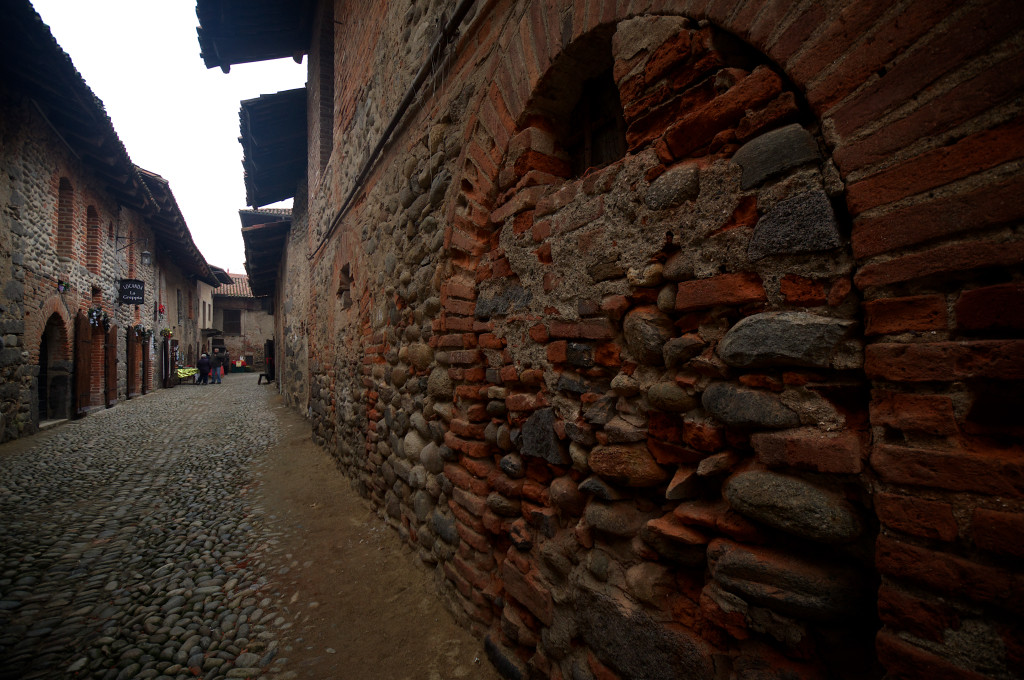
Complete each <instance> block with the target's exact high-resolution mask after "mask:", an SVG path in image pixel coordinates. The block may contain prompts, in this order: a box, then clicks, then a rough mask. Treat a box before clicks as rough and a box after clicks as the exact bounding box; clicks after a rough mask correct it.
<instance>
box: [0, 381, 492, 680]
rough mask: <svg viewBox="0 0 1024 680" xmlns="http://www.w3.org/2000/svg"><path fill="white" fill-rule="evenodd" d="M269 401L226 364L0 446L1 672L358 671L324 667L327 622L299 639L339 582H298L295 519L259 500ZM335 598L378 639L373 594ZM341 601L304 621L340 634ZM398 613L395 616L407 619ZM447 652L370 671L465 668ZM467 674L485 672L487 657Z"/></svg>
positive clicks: (272, 428) (309, 571)
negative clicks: (219, 379) (195, 380)
mask: <svg viewBox="0 0 1024 680" xmlns="http://www.w3.org/2000/svg"><path fill="white" fill-rule="evenodd" d="M278 401H279V400H278V399H277V398H276V397H275V396H274V393H273V390H272V388H268V387H266V386H257V385H256V380H255V376H248V375H246V376H234V375H233V376H229V377H228V378H226V379H225V381H224V383H223V384H222V385H219V386H213V385H211V386H181V387H178V388H175V389H171V390H160V391H157V392H156V393H153V394H151V395H148V396H145V397H142V398H139V399H134V400H131V401H129V402H126V403H123V404H119V405H118V406H117V407H116V408H113V409H109V410H105V411H102V412H98V413H94V414H92V415H90V416H89V417H87V418H85V419H83V420H81V421H76V422H72V423H68V424H65V425H62V426H60V427H57V428H54V429H52V430H49V431H47V432H44V433H41V434H39V435H37V436H35V437H30V438H27V439H25V440H21V441H18V442H14V443H11V444H6V445H4V446H3V447H0V678H3V679H7V678H11V679H14V678H19V679H24V680H28V679H29V678H107V679H114V678H117V679H119V680H126V679H128V678H179V679H182V678H193V677H204V678H220V677H228V678H246V677H256V676H260V675H265V676H267V677H274V678H303V677H339V678H354V677H373V676H372V675H361V674H360V672H359V671H358V670H356V669H354V668H351V667H350V668H349V669H348V670H347V671H331V670H330V669H331V668H332V667H331V666H330V665H329V664H328V663H327V661H334V660H335V659H338V657H342V658H341V659H340V660H339V662H340V663H341V664H342V668H345V663H346V661H347V659H346V658H345V657H346V650H345V649H343V648H342V649H334V648H331V647H326V646H325V645H329V644H336V645H338V646H341V645H343V644H344V642H343V641H340V642H332V638H331V631H329V630H325V631H320V632H319V633H317V634H316V635H310V631H309V627H310V624H311V621H312V622H313V623H317V622H318V620H317V619H316V618H315V617H314V618H313V619H311V615H310V612H313V611H316V608H320V611H321V612H322V611H323V610H325V609H328V608H331V598H332V597H334V596H337V595H338V593H339V588H335V587H328V586H327V585H325V584H323V583H319V585H317V586H316V587H312V586H310V585H309V584H310V583H313V584H317V583H318V579H319V577H318V574H319V573H321V571H320V570H321V567H322V566H323V565H318V564H314V563H313V561H312V560H310V559H302V556H301V555H297V554H295V550H294V547H295V545H297V546H298V547H299V548H300V549H303V548H304V547H305V546H303V545H302V544H303V541H304V540H305V539H304V538H303V536H302V534H301V532H302V528H301V527H302V523H303V521H304V519H303V518H302V517H298V518H295V517H292V518H291V524H290V525H289V526H287V527H282V522H285V520H284V518H281V517H278V516H276V515H274V514H272V513H268V512H267V511H266V510H265V509H263V508H262V506H261V503H260V499H259V495H260V494H259V492H257V486H258V485H259V483H260V474H261V472H260V471H261V470H265V469H266V467H267V460H266V459H267V452H268V451H269V450H272V449H273V446H274V444H275V443H276V440H277V439H279V438H280V436H281V435H280V432H281V428H280V422H279V421H280V418H281V415H280V414H282V413H284V412H286V409H283V408H281V407H278V408H276V409H274V408H272V402H278ZM275 411H276V413H275ZM289 415H290V417H291V418H292V419H293V420H296V421H299V422H300V425H299V426H298V427H299V428H300V429H301V427H303V426H304V424H303V423H302V421H301V419H299V418H298V417H297V416H294V414H289ZM293 429H294V427H293ZM306 438H307V439H308V434H307V435H306ZM316 453H318V454H319V455H320V456H321V457H322V458H323V460H321V461H320V463H319V464H320V465H321V467H324V468H325V470H321V471H320V472H319V475H318V476H324V475H327V476H331V477H334V476H336V477H337V478H338V479H337V480H335V481H338V482H341V475H340V474H338V473H337V472H336V471H335V470H333V469H332V468H331V467H327V466H330V462H329V460H328V459H327V458H326V456H325V455H323V454H322V452H319V451H317V452H316ZM283 460H286V459H283ZM279 467H281V466H279ZM299 482H300V483H301V480H299ZM264 483H265V482H264ZM271 483H272V481H271ZM341 483H343V484H344V486H345V487H346V490H347V483H344V482H341ZM307 485H308V483H307ZM332 493H336V492H332ZM356 500H357V501H358V498H357V499H356ZM313 505H316V504H315V503H314V504H313ZM362 513H363V514H364V515H366V519H361V518H360V519H361V522H360V521H356V520H350V521H349V522H346V523H345V524H354V525H359V526H360V527H361V530H363V531H366V530H368V529H367V526H368V524H370V523H372V521H373V520H376V517H375V516H374V515H372V514H371V513H369V512H368V511H367V510H366V507H365V506H362ZM275 522H277V523H278V526H276V527H275ZM282 528H285V529H287V531H288V533H289V535H288V536H282ZM369 528H370V529H372V530H373V531H375V532H379V540H381V541H382V542H384V543H386V544H387V545H386V546H385V545H381V546H376V549H377V550H378V551H380V550H384V549H385V548H387V549H388V550H393V551H396V552H397V551H398V548H397V547H396V546H397V538H396V537H394V536H390V535H388V534H389V532H388V531H387V530H386V527H385V526H384V524H383V522H379V526H378V527H369ZM326 533H328V534H329V533H330V532H326ZM332 539H333V540H334V541H335V542H337V541H338V537H337V536H336V535H334V536H328V537H327V538H325V539H324V540H332ZM388 539H394V540H393V541H390V540H388ZM288 540H291V541H292V543H293V544H294V545H293V546H291V547H288V546H285V545H284V544H285V543H287V542H288ZM359 543H363V540H362V539H359ZM308 547H309V549H310V555H311V556H312V555H315V554H317V553H316V550H317V548H316V546H315V545H310V546H308ZM400 557H401V556H400ZM397 562H399V563H400V564H401V568H403V569H405V570H406V571H408V572H412V576H411V578H413V579H414V580H416V582H418V583H419V582H425V581H427V580H428V579H427V577H426V576H425V575H424V573H423V572H422V570H418V571H417V570H416V569H415V568H414V567H413V565H412V563H411V561H410V560H406V559H398V560H397ZM365 566H370V565H365ZM337 568H338V565H333V567H332V569H331V570H330V571H331V572H333V571H335V570H336V569H337ZM356 570H358V567H357V568H356ZM363 571H366V569H365V568H364V569H363ZM370 571H373V569H370ZM320 581H322V579H320ZM300 582H301V583H302V584H303V587H305V588H306V590H307V591H309V590H310V589H312V590H313V591H319V592H318V593H317V594H318V599H319V601H314V602H309V601H308V600H307V599H300V595H299V593H298V592H297V590H296V588H297V587H298V586H297V585H296V584H297V583H300ZM330 585H331V586H333V585H334V584H330ZM321 586H323V587H321ZM415 590H418V591H419V592H420V594H421V597H424V596H423V593H422V589H415ZM292 591H295V592H292ZM305 594H306V593H303V595H305ZM381 595H382V598H381V601H382V602H383V601H385V600H388V599H391V600H393V599H394V598H387V597H386V596H388V595H390V593H389V592H388V591H384V592H383V593H381ZM348 597H349V599H350V600H351V599H353V598H355V600H356V603H355V606H356V607H359V608H360V609H361V610H362V611H359V612H358V614H359V615H360V623H361V627H366V628H371V629H377V630H378V633H377V634H378V635H381V636H383V637H387V636H388V631H387V630H386V628H385V629H384V630H380V627H379V626H377V625H376V624H374V622H373V621H372V620H371V621H366V620H365V618H364V616H370V617H372V616H378V617H380V616H382V615H383V614H384V612H382V611H381V607H380V606H379V605H378V603H374V602H358V600H359V599H360V598H361V597H362V596H361V595H359V594H356V595H355V596H352V595H349V596H348ZM398 606H401V603H398ZM431 606H437V607H439V606H440V605H439V604H432V605H431ZM354 613H355V612H352V611H342V610H340V609H337V608H333V609H331V611H330V614H329V616H328V617H327V620H326V621H324V620H322V617H321V619H320V620H319V623H320V624H322V625H324V626H325V628H326V627H330V628H332V629H343V628H345V627H346V626H345V622H346V620H347V618H348V617H350V616H352V615H353V614H354ZM400 613H401V616H399V617H398V619H399V620H400V623H401V625H402V626H403V627H409V626H414V625H416V622H414V621H411V620H402V616H405V615H406V614H407V612H400ZM431 616H433V617H434V619H435V620H438V619H443V620H442V621H441V624H439V630H438V631H437V632H436V633H437V634H438V635H441V636H444V637H445V638H453V639H454V638H458V637H459V636H466V637H467V638H468V634H467V633H465V631H462V630H461V629H458V628H457V627H455V626H454V624H453V622H452V621H451V620H450V617H447V616H442V617H438V615H437V613H436V611H432V612H431ZM338 622H341V623H340V624H339V623H338ZM328 624H331V625H329V626H328ZM303 626H305V632H303V630H302V629H303ZM449 628H451V629H452V631H451V632H449ZM336 632H337V631H335V633H336ZM303 635H306V636H307V637H306V638H304V637H302V636H303ZM314 637H315V638H316V639H317V640H318V642H319V644H320V646H318V647H315V648H314V646H312V645H310V644H308V641H311V640H312V639H313V638H314ZM469 640H470V642H469V644H468V645H467V646H466V649H465V650H463V651H464V652H465V653H466V654H470V656H469V658H470V659H472V658H473V655H479V654H480V651H479V648H478V647H477V648H476V649H475V650H474V649H472V648H473V647H474V645H473V643H472V641H471V639H469ZM304 643H306V644H304ZM387 644H388V645H390V644H392V641H387ZM386 649H387V647H384V650H385V651H382V652H381V653H382V654H387V652H386ZM447 651H448V653H449V656H450V657H454V656H456V655H457V653H458V652H459V650H458V649H457V650H455V652H452V650H451V648H449V649H448V650H447ZM430 653H433V652H430ZM392 656H395V655H392ZM325 660H326V661H325ZM449 661H450V662H451V663H444V661H443V659H442V660H440V661H439V660H427V661H424V662H421V661H418V660H415V659H412V660H410V659H406V660H405V661H404V663H405V664H406V665H408V666H409V668H408V669H406V671H407V672H406V671H403V672H402V673H401V674H393V675H380V676H378V677H395V678H397V677H409V678H421V677H422V678H428V677H430V678H440V677H466V676H467V675H468V673H469V672H470V671H469V670H468V667H466V666H465V665H463V666H460V665H459V664H458V663H457V662H458V661H459V660H458V659H455V658H451V659H449ZM374 663H378V664H379V663H380V662H379V661H376V662H375V661H373V660H372V659H371V660H370V661H369V662H368V665H370V666H372V665H373V664H374ZM469 663H470V664H472V663H473V661H469ZM446 665H450V666H451V667H452V668H455V669H461V670H458V672H454V673H452V672H451V670H450V669H448V670H446V669H443V668H441V667H442V666H446ZM429 667H434V668H429ZM476 670H479V671H483V672H484V673H485V674H486V676H487V677H490V674H489V672H490V671H491V669H490V668H486V669H484V668H477V669H476ZM313 671H316V674H315V675H314V674H312V673H313ZM326 673H329V674H326ZM473 677H483V676H480V675H477V674H474V675H473Z"/></svg>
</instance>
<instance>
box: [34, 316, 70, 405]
mask: <svg viewBox="0 0 1024 680" xmlns="http://www.w3.org/2000/svg"><path fill="white" fill-rule="evenodd" d="M67 337H68V336H67V330H66V329H65V328H64V322H63V320H62V319H61V318H60V316H58V315H57V314H54V315H52V316H51V317H50V318H49V319H48V320H47V321H46V327H45V329H44V330H43V336H42V338H41V339H40V341H39V373H38V375H37V377H36V394H37V399H36V408H37V410H38V421H37V422H38V423H39V424H40V425H42V424H43V423H46V422H48V421H51V420H64V419H66V418H69V417H70V408H71V358H70V356H69V349H68V340H67Z"/></svg>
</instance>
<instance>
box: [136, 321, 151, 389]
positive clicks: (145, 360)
mask: <svg viewBox="0 0 1024 680" xmlns="http://www.w3.org/2000/svg"><path fill="white" fill-rule="evenodd" d="M136 342H138V343H139V351H140V352H142V393H143V394H145V393H146V392H149V381H150V377H149V376H150V373H151V371H150V364H151V363H152V360H151V359H150V357H151V356H152V354H153V353H152V352H150V351H149V348H150V344H149V343H150V342H151V341H150V339H149V338H147V337H146V336H144V335H142V336H139V338H138V340H137V341H136Z"/></svg>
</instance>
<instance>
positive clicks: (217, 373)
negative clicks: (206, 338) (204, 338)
mask: <svg viewBox="0 0 1024 680" xmlns="http://www.w3.org/2000/svg"><path fill="white" fill-rule="evenodd" d="M211 375H212V376H213V378H212V380H211V381H210V382H212V383H213V384H214V385H219V384H220V379H221V376H223V375H224V353H223V352H221V351H220V350H219V348H218V349H214V350H213V373H211Z"/></svg>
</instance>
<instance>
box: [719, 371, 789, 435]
mask: <svg viewBox="0 0 1024 680" xmlns="http://www.w3.org/2000/svg"><path fill="white" fill-rule="evenodd" d="M701 403H703V405H704V409H705V410H706V411H707V412H708V413H710V414H711V415H713V416H714V417H715V418H717V419H718V420H720V421H722V422H723V423H725V424H726V425H731V426H733V427H745V428H746V427H750V428H756V427H763V428H773V429H778V428H783V427H796V426H797V425H799V424H800V418H799V416H797V414H796V413H795V412H793V411H792V410H791V409H790V408H789V407H787V406H786V405H785V404H783V403H782V402H781V401H779V400H778V398H777V397H775V396H774V395H772V394H769V393H768V392H761V391H759V390H752V389H748V388H745V387H736V386H735V385H731V384H729V383H724V382H719V383H712V384H711V385H709V386H708V388H707V389H706V390H704V395H703V397H702V398H701Z"/></svg>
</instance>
